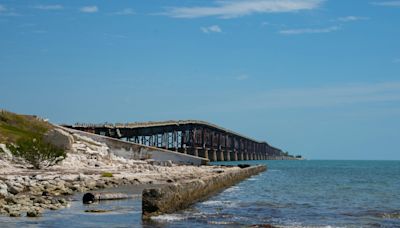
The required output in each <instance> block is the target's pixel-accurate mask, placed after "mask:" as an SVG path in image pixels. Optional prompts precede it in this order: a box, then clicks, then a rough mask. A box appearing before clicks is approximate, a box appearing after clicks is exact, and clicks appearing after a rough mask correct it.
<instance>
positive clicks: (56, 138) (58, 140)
mask: <svg viewBox="0 0 400 228" xmlns="http://www.w3.org/2000/svg"><path fill="white" fill-rule="evenodd" d="M44 140H45V141H46V142H48V143H51V144H53V145H55V146H57V147H60V148H63V149H65V150H70V149H71V148H72V143H73V142H74V138H73V137H72V136H71V135H70V134H69V133H67V132H65V131H63V130H61V129H57V128H55V129H52V130H50V131H49V132H47V133H46V134H45V135H44Z"/></svg>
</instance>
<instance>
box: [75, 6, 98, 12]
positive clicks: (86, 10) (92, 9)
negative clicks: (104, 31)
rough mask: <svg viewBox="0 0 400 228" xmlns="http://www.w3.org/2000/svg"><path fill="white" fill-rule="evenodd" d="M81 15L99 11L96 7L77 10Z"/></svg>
mask: <svg viewBox="0 0 400 228" xmlns="http://www.w3.org/2000/svg"><path fill="white" fill-rule="evenodd" d="M79 10H80V11H81V12H83V13H96V12H98V11H99V8H98V7H97V6H84V7H82V8H80V9H79Z"/></svg>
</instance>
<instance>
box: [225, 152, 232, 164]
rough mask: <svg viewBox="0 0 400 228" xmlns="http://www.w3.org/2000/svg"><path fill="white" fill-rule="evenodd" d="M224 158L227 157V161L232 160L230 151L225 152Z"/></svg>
mask: <svg viewBox="0 0 400 228" xmlns="http://www.w3.org/2000/svg"><path fill="white" fill-rule="evenodd" d="M224 156H225V161H230V160H231V154H230V152H229V150H225V153H224Z"/></svg>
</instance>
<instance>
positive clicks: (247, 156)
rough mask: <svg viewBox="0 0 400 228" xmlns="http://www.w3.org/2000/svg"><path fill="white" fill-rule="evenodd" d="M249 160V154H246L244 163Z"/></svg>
mask: <svg viewBox="0 0 400 228" xmlns="http://www.w3.org/2000/svg"><path fill="white" fill-rule="evenodd" d="M248 160H249V154H248V153H247V152H246V161H248Z"/></svg>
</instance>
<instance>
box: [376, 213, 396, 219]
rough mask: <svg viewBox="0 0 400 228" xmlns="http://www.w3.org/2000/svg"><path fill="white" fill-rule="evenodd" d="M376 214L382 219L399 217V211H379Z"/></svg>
mask: <svg viewBox="0 0 400 228" xmlns="http://www.w3.org/2000/svg"><path fill="white" fill-rule="evenodd" d="M378 216H379V217H381V218H384V219H400V212H393V213H381V214H379V215H378Z"/></svg>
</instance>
